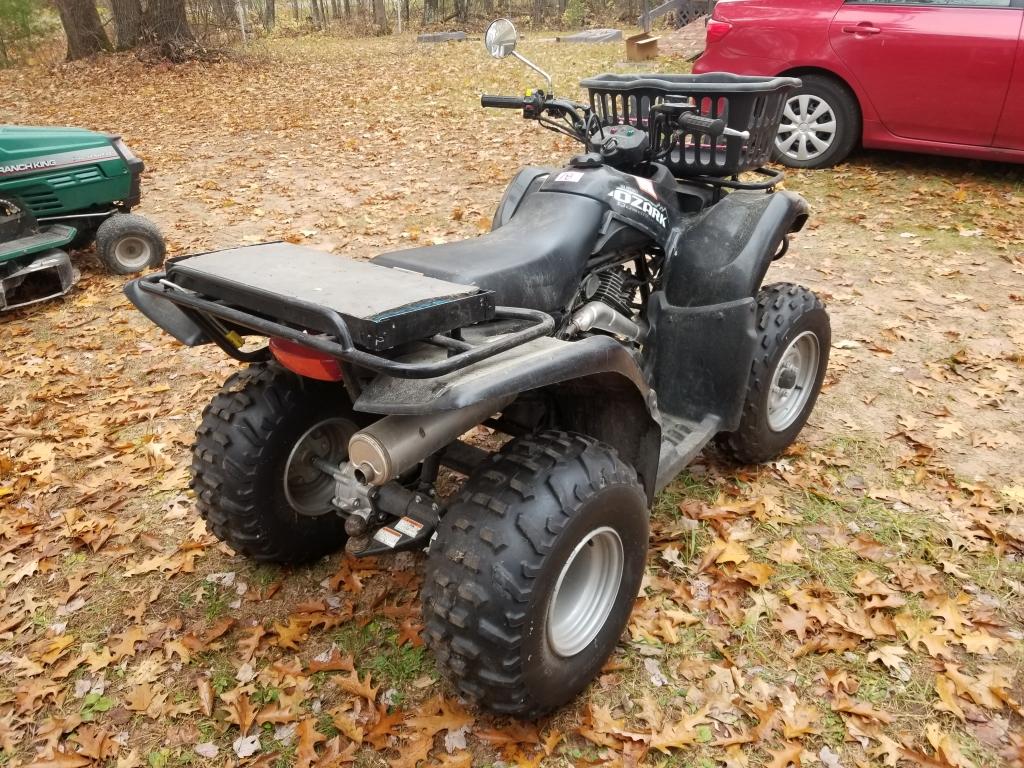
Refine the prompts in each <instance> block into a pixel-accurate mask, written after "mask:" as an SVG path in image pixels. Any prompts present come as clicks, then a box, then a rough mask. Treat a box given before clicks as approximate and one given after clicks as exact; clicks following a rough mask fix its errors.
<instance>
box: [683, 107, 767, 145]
mask: <svg viewBox="0 0 1024 768" xmlns="http://www.w3.org/2000/svg"><path fill="white" fill-rule="evenodd" d="M679 127H680V128H682V129H683V130H684V131H685V130H691V131H700V132H701V133H705V134H707V135H708V136H711V137H712V138H715V139H717V138H718V137H719V136H735V137H736V138H738V139H749V138H750V132H749V131H736V130H733V129H732V128H728V127H726V124H725V120H723V119H722V118H720V117H705V116H704V115H698V114H697V113H696V112H684V113H683V114H681V115H680V116H679Z"/></svg>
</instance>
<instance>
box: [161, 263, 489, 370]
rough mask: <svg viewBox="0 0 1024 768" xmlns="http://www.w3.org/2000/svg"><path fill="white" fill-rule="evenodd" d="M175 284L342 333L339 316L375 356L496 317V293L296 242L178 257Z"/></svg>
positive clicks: (172, 272)
mask: <svg viewBox="0 0 1024 768" xmlns="http://www.w3.org/2000/svg"><path fill="white" fill-rule="evenodd" d="M167 279H168V280H170V281H171V282H173V283H175V284H176V285H179V286H181V287H182V288H186V289H188V290H192V291H195V292H196V293H200V294H203V295H205V296H208V297H210V298H212V299H216V300H220V301H224V302H226V303H228V304H230V305H233V306H237V307H241V308H244V309H247V310H251V311H255V312H258V313H260V314H261V315H264V316H269V317H271V318H273V319H274V320H278V321H283V322H286V323H291V324H293V325H296V326H298V327H301V328H305V329H308V330H310V331H318V332H321V333H331V332H332V331H334V330H335V329H336V328H337V324H336V323H334V322H332V315H333V314H334V313H336V315H337V316H340V318H341V319H342V320H343V321H344V322H345V324H346V325H347V326H348V329H349V332H350V333H351V335H352V340H353V342H355V344H356V345H357V346H359V347H362V348H364V349H368V350H370V351H373V352H379V351H381V350H385V349H390V348H392V347H395V346H398V345H399V344H404V343H407V342H410V341H415V340H418V339H423V338H427V337H430V336H433V335H434V334H437V333H445V332H447V331H451V330H453V329H455V328H461V327H464V326H467V325H473V324H474V323H479V322H483V321H485V320H489V319H491V318H492V317H493V316H494V294H493V293H492V292H490V291H484V290H481V289H480V288H477V287H476V286H472V285H459V284H457V283H449V282H447V281H444V280H437V279H435V278H432V277H426V276H425V275H421V274H418V273H416V272H409V271H407V270H403V269H396V268H392V267H385V266H382V265H379V264H371V263H369V262H365V261H355V260H354V259H348V258H345V257H344V256H337V255H334V254H331V253H325V252H324V251H318V250H316V249H313V248H304V247H302V246H298V245H292V244H291V243H262V244H260V245H250V246H245V247H242V248H230V249H228V250H224V251H212V252H210V253H203V254H199V255H197V256H189V257H186V258H183V259H177V260H174V261H172V262H171V263H169V264H168V268H167Z"/></svg>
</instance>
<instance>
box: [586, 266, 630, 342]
mask: <svg viewBox="0 0 1024 768" xmlns="http://www.w3.org/2000/svg"><path fill="white" fill-rule="evenodd" d="M639 285H640V281H639V280H638V279H637V278H636V276H634V275H633V274H632V273H630V272H629V271H628V270H627V269H625V267H609V268H606V269H602V270H600V271H598V272H594V273H592V274H591V275H589V276H588V277H587V279H586V280H584V281H583V288H582V291H581V293H582V300H583V302H584V304H583V306H581V307H580V308H579V309H577V310H576V311H575V312H573V315H572V320H571V321H570V323H569V328H568V330H569V332H570V333H571V334H574V335H575V334H579V333H586V332H587V331H591V330H601V331H606V332H608V333H613V334H615V335H616V336H623V337H625V338H626V339H629V340H630V341H639V340H640V338H641V336H642V335H643V330H642V328H641V327H640V326H639V325H638V324H637V323H636V322H634V321H633V320H632V315H633V298H634V297H635V296H636V291H637V288H638V287H639Z"/></svg>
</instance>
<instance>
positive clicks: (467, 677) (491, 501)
mask: <svg viewBox="0 0 1024 768" xmlns="http://www.w3.org/2000/svg"><path fill="white" fill-rule="evenodd" d="M647 538H648V514H647V498H646V495H645V493H644V490H643V487H642V486H641V485H640V483H639V482H638V481H637V477H636V472H635V471H634V470H633V468H632V467H630V466H629V465H627V464H625V463H624V462H623V461H622V460H621V459H620V458H619V457H618V455H617V454H616V453H615V450H614V449H613V448H610V447H609V446H607V445H604V444H603V443H599V442H598V441H596V440H594V439H592V438H589V437H585V436H583V435H578V434H573V433H570V432H556V431H553V430H547V431H543V432H540V433H537V434H534V435H530V436H527V437H523V438H520V439H518V440H514V441H513V442H511V443H509V444H508V445H507V446H506V447H505V448H504V449H502V450H501V451H500V452H498V453H496V454H494V455H493V456H492V457H491V458H490V459H489V460H488V461H486V462H485V463H484V464H482V465H481V466H480V467H479V468H478V469H477V470H476V471H475V472H474V473H473V475H472V476H471V477H470V478H469V480H468V481H467V482H466V485H465V487H464V488H463V490H462V491H461V493H460V494H459V497H458V498H457V499H456V501H455V503H454V504H453V505H452V506H451V507H450V508H449V510H448V512H447V514H446V515H445V517H444V519H443V520H442V522H441V525H440V526H439V528H438V532H437V538H436V539H435V541H434V542H433V543H432V544H431V547H430V556H429V559H428V561H427V568H426V574H425V579H424V587H423V594H422V603H423V614H424V622H425V624H426V631H425V638H426V640H427V644H428V645H429V646H430V647H431V649H432V650H433V651H434V653H435V654H436V656H437V659H438V662H439V664H440V666H441V667H442V668H443V669H444V670H445V671H446V672H447V673H448V674H449V676H450V677H451V678H452V679H453V681H454V683H455V685H456V687H457V688H458V690H459V691H460V692H461V693H462V694H463V695H465V696H466V697H467V698H469V699H470V700H471V701H472V702H474V703H475V704H477V705H478V706H481V707H484V708H486V709H489V710H492V711H494V712H499V713H502V714H509V715H515V716H517V717H522V718H534V717H537V716H539V715H542V714H544V713H545V712H548V711H550V710H552V709H554V708H556V707H558V706H560V705H562V704H564V703H566V702H567V701H569V700H571V699H572V698H573V697H574V696H575V695H576V694H577V693H579V692H580V691H581V690H582V689H583V688H584V687H586V685H587V684H588V683H589V682H590V681H591V680H592V679H593V678H594V677H595V676H596V675H597V673H598V672H599V671H600V669H601V666H602V665H603V664H604V662H605V660H606V659H607V658H608V656H609V655H611V653H612V651H613V650H614V649H615V645H616V644H617V643H618V641H619V637H620V636H621V634H622V631H623V629H624V628H625V626H626V622H627V621H628V619H629V614H630V611H631V610H632V607H633V601H634V599H635V598H636V595H637V592H638V591H639V589H640V582H641V579H642V578H643V574H644V568H645V563H646V559H647Z"/></svg>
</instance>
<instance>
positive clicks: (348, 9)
mask: <svg viewBox="0 0 1024 768" xmlns="http://www.w3.org/2000/svg"><path fill="white" fill-rule="evenodd" d="M342 2H343V3H344V5H345V18H346V19H351V18H352V6H350V5H349V4H348V0H342Z"/></svg>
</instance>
